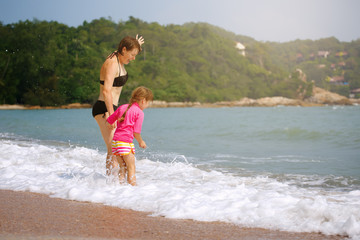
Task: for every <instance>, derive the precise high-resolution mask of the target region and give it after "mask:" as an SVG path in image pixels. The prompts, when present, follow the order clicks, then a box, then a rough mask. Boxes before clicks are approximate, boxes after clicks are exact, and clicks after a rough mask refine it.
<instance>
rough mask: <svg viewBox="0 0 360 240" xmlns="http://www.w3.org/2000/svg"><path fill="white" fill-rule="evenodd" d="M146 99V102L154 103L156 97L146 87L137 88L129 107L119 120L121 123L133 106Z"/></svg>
mask: <svg viewBox="0 0 360 240" xmlns="http://www.w3.org/2000/svg"><path fill="white" fill-rule="evenodd" d="M143 99H145V100H146V101H152V100H153V99H154V95H153V93H152V91H151V90H150V89H148V88H146V87H143V86H141V87H137V88H136V89H135V90H134V91H133V92H132V94H131V98H130V101H129V106H128V107H127V109H126V110H125V112H124V113H123V114H122V115H121V117H120V118H119V122H122V121H124V119H125V115H126V113H127V111H128V110H129V108H130V107H131V106H132V105H133V103H136V102H137V103H139V102H140V101H141V100H143Z"/></svg>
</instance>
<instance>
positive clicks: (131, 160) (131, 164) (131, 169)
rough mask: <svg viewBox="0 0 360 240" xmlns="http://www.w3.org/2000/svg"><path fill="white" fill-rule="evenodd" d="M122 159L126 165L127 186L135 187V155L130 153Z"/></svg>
mask: <svg viewBox="0 0 360 240" xmlns="http://www.w3.org/2000/svg"><path fill="white" fill-rule="evenodd" d="M123 159H124V161H125V163H126V167H127V181H128V183H129V184H131V185H133V186H135V185H136V177H135V170H136V169H135V155H134V154H133V153H130V154H129V155H125V156H123Z"/></svg>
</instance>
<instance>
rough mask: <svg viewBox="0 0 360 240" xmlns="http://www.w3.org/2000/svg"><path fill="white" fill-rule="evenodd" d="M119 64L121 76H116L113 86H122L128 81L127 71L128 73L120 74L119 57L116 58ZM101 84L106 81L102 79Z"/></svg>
mask: <svg viewBox="0 0 360 240" xmlns="http://www.w3.org/2000/svg"><path fill="white" fill-rule="evenodd" d="M116 60H117V62H118V65H119V76H118V77H116V78H114V83H113V87H122V86H124V85H125V83H126V81H127V80H128V74H127V73H126V75H122V76H120V63H119V59H118V58H116ZM100 84H101V85H104V81H103V80H100Z"/></svg>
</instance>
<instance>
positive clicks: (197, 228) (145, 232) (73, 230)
mask: <svg viewBox="0 0 360 240" xmlns="http://www.w3.org/2000/svg"><path fill="white" fill-rule="evenodd" d="M0 239H155V240H156V239H227V240H228V239H246V240H250V239H316V240H321V239H324V240H325V239H333V240H334V239H344V237H341V236H326V235H322V234H318V233H290V232H282V231H271V230H266V229H258V228H244V227H239V226H235V225H232V224H227V223H220V222H199V221H192V220H174V219H167V218H164V217H151V216H149V213H144V212H136V211H132V210H125V209H120V208H116V207H110V206H104V205H102V204H94V203H88V202H77V201H69V200H63V199H56V198H50V197H49V196H47V195H43V194H37V193H30V192H15V191H9V190H0Z"/></svg>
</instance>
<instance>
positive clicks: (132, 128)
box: [107, 87, 153, 186]
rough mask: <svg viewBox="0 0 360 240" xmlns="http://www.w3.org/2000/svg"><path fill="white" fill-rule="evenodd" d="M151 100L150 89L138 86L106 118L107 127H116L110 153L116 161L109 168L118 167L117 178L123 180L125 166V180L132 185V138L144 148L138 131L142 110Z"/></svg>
mask: <svg viewBox="0 0 360 240" xmlns="http://www.w3.org/2000/svg"><path fill="white" fill-rule="evenodd" d="M152 100H153V93H152V91H151V90H150V89H148V88H146V87H138V88H136V89H135V90H134V91H133V92H132V94H131V99H130V101H129V104H124V105H121V106H120V107H119V108H118V109H117V110H116V111H115V112H114V113H113V114H112V115H110V117H108V119H107V125H108V127H109V128H110V129H114V128H116V130H115V133H114V137H113V141H112V153H113V155H115V156H116V161H113V164H112V166H111V168H112V169H113V171H114V170H115V169H118V168H119V167H120V173H119V179H120V182H122V181H124V180H125V166H126V168H127V171H128V173H127V181H128V183H129V184H131V185H133V186H134V185H136V177H135V147H134V144H133V139H134V137H135V139H136V140H137V141H138V143H139V146H140V147H141V148H146V143H145V142H144V140H143V139H142V137H141V134H140V133H141V126H142V123H143V120H144V112H143V110H144V109H145V108H147V107H148V105H149V102H150V101H152ZM116 120H117V122H116ZM116 123H117V124H116ZM125 164H126V165H125ZM115 171H116V170H115ZM115 174H117V173H115Z"/></svg>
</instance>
